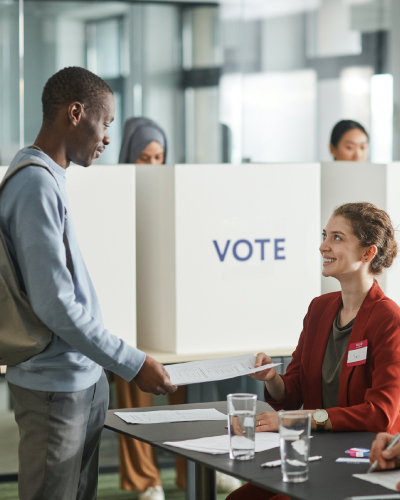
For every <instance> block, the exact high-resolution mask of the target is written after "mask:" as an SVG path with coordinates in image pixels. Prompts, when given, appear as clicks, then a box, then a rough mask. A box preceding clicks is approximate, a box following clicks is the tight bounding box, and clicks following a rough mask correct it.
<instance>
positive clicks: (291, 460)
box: [279, 412, 311, 483]
mask: <svg viewBox="0 0 400 500" xmlns="http://www.w3.org/2000/svg"><path fill="white" fill-rule="evenodd" d="M310 430H311V415H310V414H309V413H296V412H280V413H279V436H280V448H281V461H282V465H281V470H282V481H283V482H285V483H302V482H304V481H307V479H308V458H309V456H310Z"/></svg>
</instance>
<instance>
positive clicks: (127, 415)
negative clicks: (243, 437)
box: [114, 408, 227, 424]
mask: <svg viewBox="0 0 400 500" xmlns="http://www.w3.org/2000/svg"><path fill="white" fill-rule="evenodd" d="M114 414H115V415H117V417H119V418H122V420H124V421H125V422H127V423H128V424H161V423H166V422H195V421H199V420H226V419H227V416H226V415H225V414H224V413H221V412H220V411H218V410H216V409H215V408H205V409H199V410H157V411H140V412H139V411H135V412H119V411H116V412H114Z"/></svg>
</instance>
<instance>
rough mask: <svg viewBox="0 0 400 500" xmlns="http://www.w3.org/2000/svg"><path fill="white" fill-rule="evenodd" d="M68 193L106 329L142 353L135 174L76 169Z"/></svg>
mask: <svg viewBox="0 0 400 500" xmlns="http://www.w3.org/2000/svg"><path fill="white" fill-rule="evenodd" d="M67 192H68V198H69V202H70V205H71V212H72V218H73V223H74V227H75V231H76V234H77V238H78V242H79V246H80V250H81V252H82V254H83V257H84V259H85V263H86V266H87V268H88V271H89V274H90V276H91V278H92V281H93V284H94V287H95V289H96V293H97V295H98V298H99V302H100V306H101V311H102V314H103V320H104V326H105V328H107V329H108V330H109V331H110V332H111V333H113V334H114V335H117V337H120V338H122V339H123V340H125V341H127V342H128V343H129V344H131V345H133V346H135V347H136V265H135V260H136V233H135V226H136V222H135V219H136V217H135V169H134V168H133V167H132V165H112V166H111V165H106V166H104V165H93V166H92V167H90V168H89V169H87V168H82V167H78V166H71V167H69V168H68V172H67Z"/></svg>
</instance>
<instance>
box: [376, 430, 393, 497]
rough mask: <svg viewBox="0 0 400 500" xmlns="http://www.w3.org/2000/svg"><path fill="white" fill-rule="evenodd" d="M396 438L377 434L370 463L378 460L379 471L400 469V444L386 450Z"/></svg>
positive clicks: (382, 433)
mask: <svg viewBox="0 0 400 500" xmlns="http://www.w3.org/2000/svg"><path fill="white" fill-rule="evenodd" d="M394 438H395V436H392V435H391V434H386V433H385V432H380V433H379V434H377V436H376V439H375V441H374V442H373V443H372V447H371V454H370V457H369V461H370V463H371V464H373V463H374V462H375V460H378V464H379V469H381V470H386V469H395V468H397V467H400V443H397V444H395V445H394V446H393V448H390V450H387V449H386V448H387V447H388V446H389V444H390V443H391V442H392V441H393V439H394ZM397 489H398V490H400V483H398V484H397Z"/></svg>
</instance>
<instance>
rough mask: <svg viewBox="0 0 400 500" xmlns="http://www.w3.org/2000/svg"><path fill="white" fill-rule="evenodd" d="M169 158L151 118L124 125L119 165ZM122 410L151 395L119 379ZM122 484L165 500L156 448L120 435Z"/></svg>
mask: <svg viewBox="0 0 400 500" xmlns="http://www.w3.org/2000/svg"><path fill="white" fill-rule="evenodd" d="M166 156H167V139H166V137H165V134H164V131H163V130H162V128H161V127H160V126H159V125H157V123H155V122H154V121H153V120H150V119H149V118H144V117H140V118H129V119H128V120H127V121H126V122H125V125H124V131H123V137H122V144H121V152H120V155H119V163H136V164H138V163H139V164H140V163H141V164H143V163H147V164H149V165H161V164H164V163H165V160H166ZM114 379H115V383H116V389H117V405H118V407H119V408H143V407H148V406H151V394H149V393H147V392H142V391H141V390H140V389H139V388H138V386H137V385H136V384H135V382H133V381H132V382H126V381H125V380H124V379H122V378H121V377H118V376H115V377H114ZM169 401H170V403H171V404H182V403H185V402H186V394H185V389H184V388H183V387H182V388H180V389H178V391H176V393H174V396H173V397H172V398H170V399H169ZM118 439H119V462H120V482H121V488H122V489H124V490H131V491H139V492H140V494H139V500H164V491H163V489H162V486H161V478H160V473H159V470H158V467H157V463H156V458H155V455H154V450H153V448H152V447H151V446H150V445H149V444H146V443H142V442H141V441H137V440H136V439H133V438H128V437H126V436H122V435H118ZM176 471H177V477H176V484H177V486H178V487H180V488H186V460H184V459H183V458H181V457H177V458H176Z"/></svg>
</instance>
